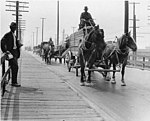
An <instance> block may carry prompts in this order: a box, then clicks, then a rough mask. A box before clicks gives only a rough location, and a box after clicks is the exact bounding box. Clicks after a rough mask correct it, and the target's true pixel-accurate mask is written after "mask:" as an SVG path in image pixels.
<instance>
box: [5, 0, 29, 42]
mask: <svg viewBox="0 0 150 121" xmlns="http://www.w3.org/2000/svg"><path fill="white" fill-rule="evenodd" d="M6 2H8V3H9V5H6V6H8V7H9V8H13V9H6V11H13V12H16V13H15V14H12V15H15V16H16V25H17V29H16V38H17V39H18V21H19V16H22V15H21V14H19V13H20V12H29V11H25V10H24V8H29V7H28V6H25V4H29V2H20V1H9V0H8V1H6ZM10 3H12V4H10ZM20 4H24V5H20ZM20 8H23V10H21V9H20Z"/></svg>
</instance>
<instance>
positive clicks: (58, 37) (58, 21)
mask: <svg viewBox="0 0 150 121" xmlns="http://www.w3.org/2000/svg"><path fill="white" fill-rule="evenodd" d="M58 45H59V1H57V46H58Z"/></svg>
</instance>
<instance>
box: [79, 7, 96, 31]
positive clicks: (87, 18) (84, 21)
mask: <svg viewBox="0 0 150 121" xmlns="http://www.w3.org/2000/svg"><path fill="white" fill-rule="evenodd" d="M85 25H86V26H95V22H94V21H93V18H92V16H91V14H90V13H89V12H88V7H87V6H85V7H84V12H82V13H81V16H80V24H79V29H82V28H83V27H84V26H85Z"/></svg>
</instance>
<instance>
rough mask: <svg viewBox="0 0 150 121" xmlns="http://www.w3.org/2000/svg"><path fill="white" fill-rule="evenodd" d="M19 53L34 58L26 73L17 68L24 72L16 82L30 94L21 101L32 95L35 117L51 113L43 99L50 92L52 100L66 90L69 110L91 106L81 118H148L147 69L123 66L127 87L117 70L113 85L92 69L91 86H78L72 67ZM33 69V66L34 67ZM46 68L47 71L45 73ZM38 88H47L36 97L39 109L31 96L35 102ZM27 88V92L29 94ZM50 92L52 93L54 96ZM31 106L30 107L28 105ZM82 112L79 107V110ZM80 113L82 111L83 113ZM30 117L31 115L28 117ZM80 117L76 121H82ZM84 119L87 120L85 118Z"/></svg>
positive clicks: (141, 120) (149, 75)
mask: <svg viewBox="0 0 150 121" xmlns="http://www.w3.org/2000/svg"><path fill="white" fill-rule="evenodd" d="M22 53H23V54H24V56H25V57H27V55H28V56H31V57H32V56H33V57H34V58H35V59H34V60H35V63H34V64H33V63H32V64H33V65H31V66H32V68H33V70H32V69H31V70H30V71H29V72H25V71H23V70H21V72H22V73H26V74H24V77H20V78H23V79H24V80H21V82H20V83H21V85H22V87H25V88H26V89H25V90H24V92H20V93H24V94H25V93H29V94H30V95H31V97H24V96H25V95H24V96H23V97H22V98H21V99H22V100H23V102H26V101H27V99H28V98H32V97H33V98H34V99H33V100H34V103H33V104H32V105H34V108H35V112H36V111H39V112H40V113H39V115H36V116H39V117H41V116H42V113H41V111H42V110H44V111H47V117H50V115H48V114H49V113H48V112H49V111H50V112H51V113H52V112H53V113H55V111H54V110H51V107H53V106H52V105H51V104H50V103H49V102H47V101H46V100H47V99H48V100H50V96H52V95H53V97H52V99H55V98H57V95H58V96H60V95H61V94H62V93H63V92H64V91H66V93H67V95H69V97H68V96H67V97H65V99H68V100H70V99H71V102H69V103H68V102H67V103H66V104H65V107H68V108H69V106H70V105H72V104H73V105H74V106H73V107H70V108H69V110H71V109H72V108H78V110H79V108H80V109H81V107H80V105H81V106H83V107H84V106H85V107H86V106H87V105H90V107H92V108H90V109H88V108H87V107H86V110H88V112H90V115H86V114H85V115H80V116H81V117H82V116H83V118H87V119H89V118H90V117H91V116H93V117H94V118H95V120H96V121H99V120H103V119H104V120H106V121H150V81H149V80H150V71H146V70H139V69H135V68H127V69H126V74H125V81H126V84H127V86H125V87H122V86H121V82H120V79H121V77H120V73H117V74H116V80H117V84H116V85H113V84H111V83H110V82H105V81H104V79H103V77H102V75H101V74H100V73H98V72H94V73H92V84H93V85H92V86H90V87H89V86H80V85H79V82H80V73H79V77H76V76H75V70H74V69H73V70H72V71H71V72H68V70H67V67H66V65H64V64H59V63H58V62H57V63H56V62H54V61H53V62H52V65H45V64H44V62H43V61H42V60H41V58H40V57H39V56H37V55H35V54H34V55H33V54H32V53H31V52H22ZM31 57H30V58H31ZM32 60H33V59H32ZM29 61H30V59H29V58H28V59H26V64H28V63H31V62H29ZM37 61H38V62H37ZM22 62H23V61H22ZM39 62H40V63H41V65H39V64H38V66H39V67H38V68H37V63H39ZM28 67H29V66H28ZM24 68H25V65H24ZM34 68H36V70H35V69H34ZM47 69H48V70H49V73H48V71H47ZM20 76H21V75H20ZM30 76H31V77H30ZM33 76H34V78H35V77H36V76H37V77H36V78H35V81H36V83H30V81H32V82H33V81H34V80H33ZM43 76H44V78H43ZM50 78H51V81H50V82H49V83H47V79H50ZM30 79H31V80H30ZM42 79H43V80H42ZM37 80H38V81H37ZM26 81H28V83H30V86H31V87H32V88H31V89H29V88H27V86H28V85H29V84H27V83H26ZM58 83H63V87H62V86H61V87H59V88H58V89H57V91H55V89H56V87H57V84H58ZM32 84H34V85H32ZM66 84H67V85H68V87H69V88H67V89H66V88H65V87H66V86H65V87H64V85H66ZM50 87H53V90H52V89H51V90H49V88H50ZM61 88H63V90H60V89H61ZM64 88H65V89H64ZM70 89H71V91H70ZM42 90H47V91H46V93H45V95H43V96H46V97H43V96H42V97H41V96H40V99H43V103H44V104H45V106H44V107H43V109H40V108H39V107H40V106H39V105H40V103H42V102H40V103H36V101H35V99H37V101H38V99H39V95H42ZM72 90H73V91H72ZM29 91H31V92H32V93H31V92H29ZM13 93H15V92H12V94H13ZM74 93H76V94H77V96H79V97H82V99H80V98H79V97H74V96H71V95H72V94H73V95H74ZM54 94H56V95H55V96H54ZM63 94H64V93H63ZM63 94H62V95H61V96H62V97H64V95H63ZM74 98H75V100H79V103H76V102H75V103H74V102H73V100H74ZM83 100H84V101H85V102H86V104H85V103H84V101H83ZM41 101H42V100H41ZM9 103H11V102H9ZM43 103H42V104H43ZM53 103H57V104H58V102H53ZM25 104H26V105H25V107H26V106H29V105H27V104H28V103H25ZM50 105H51V106H50ZM49 106H50V108H49ZM85 107H84V108H85ZM31 108H33V107H32V106H31ZM61 108H62V107H60V109H61ZM72 110H73V109H72ZM57 111H58V110H57ZM57 111H56V112H57ZM61 111H62V110H61ZM66 111H68V110H64V112H66ZM82 111H83V110H82ZM82 111H81V110H79V112H82ZM18 112H19V111H18ZM35 112H34V113H35ZM83 112H84V111H83ZM83 112H82V114H84V113H83ZM9 113H10V112H9ZM26 113H27V112H26ZM53 113H52V114H53ZM70 113H71V112H70ZM35 114H36V113H35ZM5 115H6V114H5ZM7 115H9V114H7ZM25 115H26V114H25ZM68 116H69V114H68ZM31 117H32V115H31V116H30V117H29V118H31ZM44 117H45V115H43V118H44ZM81 117H80V118H81ZM34 118H35V117H34ZM55 118H56V117H55ZM80 118H79V121H83V120H81V119H80ZM94 118H90V119H89V121H92V119H93V120H94ZM97 118H99V119H97ZM95 120H94V121H95ZM52 121H53V120H52ZM54 121H55V120H54ZM61 121H62V120H61ZM65 121H67V120H65ZM70 121H71V120H70ZM85 121H87V120H86V119H85Z"/></svg>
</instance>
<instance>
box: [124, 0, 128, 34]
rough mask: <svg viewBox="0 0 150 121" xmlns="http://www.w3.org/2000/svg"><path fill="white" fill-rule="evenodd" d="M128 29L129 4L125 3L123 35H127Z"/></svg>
mask: <svg viewBox="0 0 150 121" xmlns="http://www.w3.org/2000/svg"><path fill="white" fill-rule="evenodd" d="M128 28H129V3H128V1H125V19H124V33H128Z"/></svg>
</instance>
